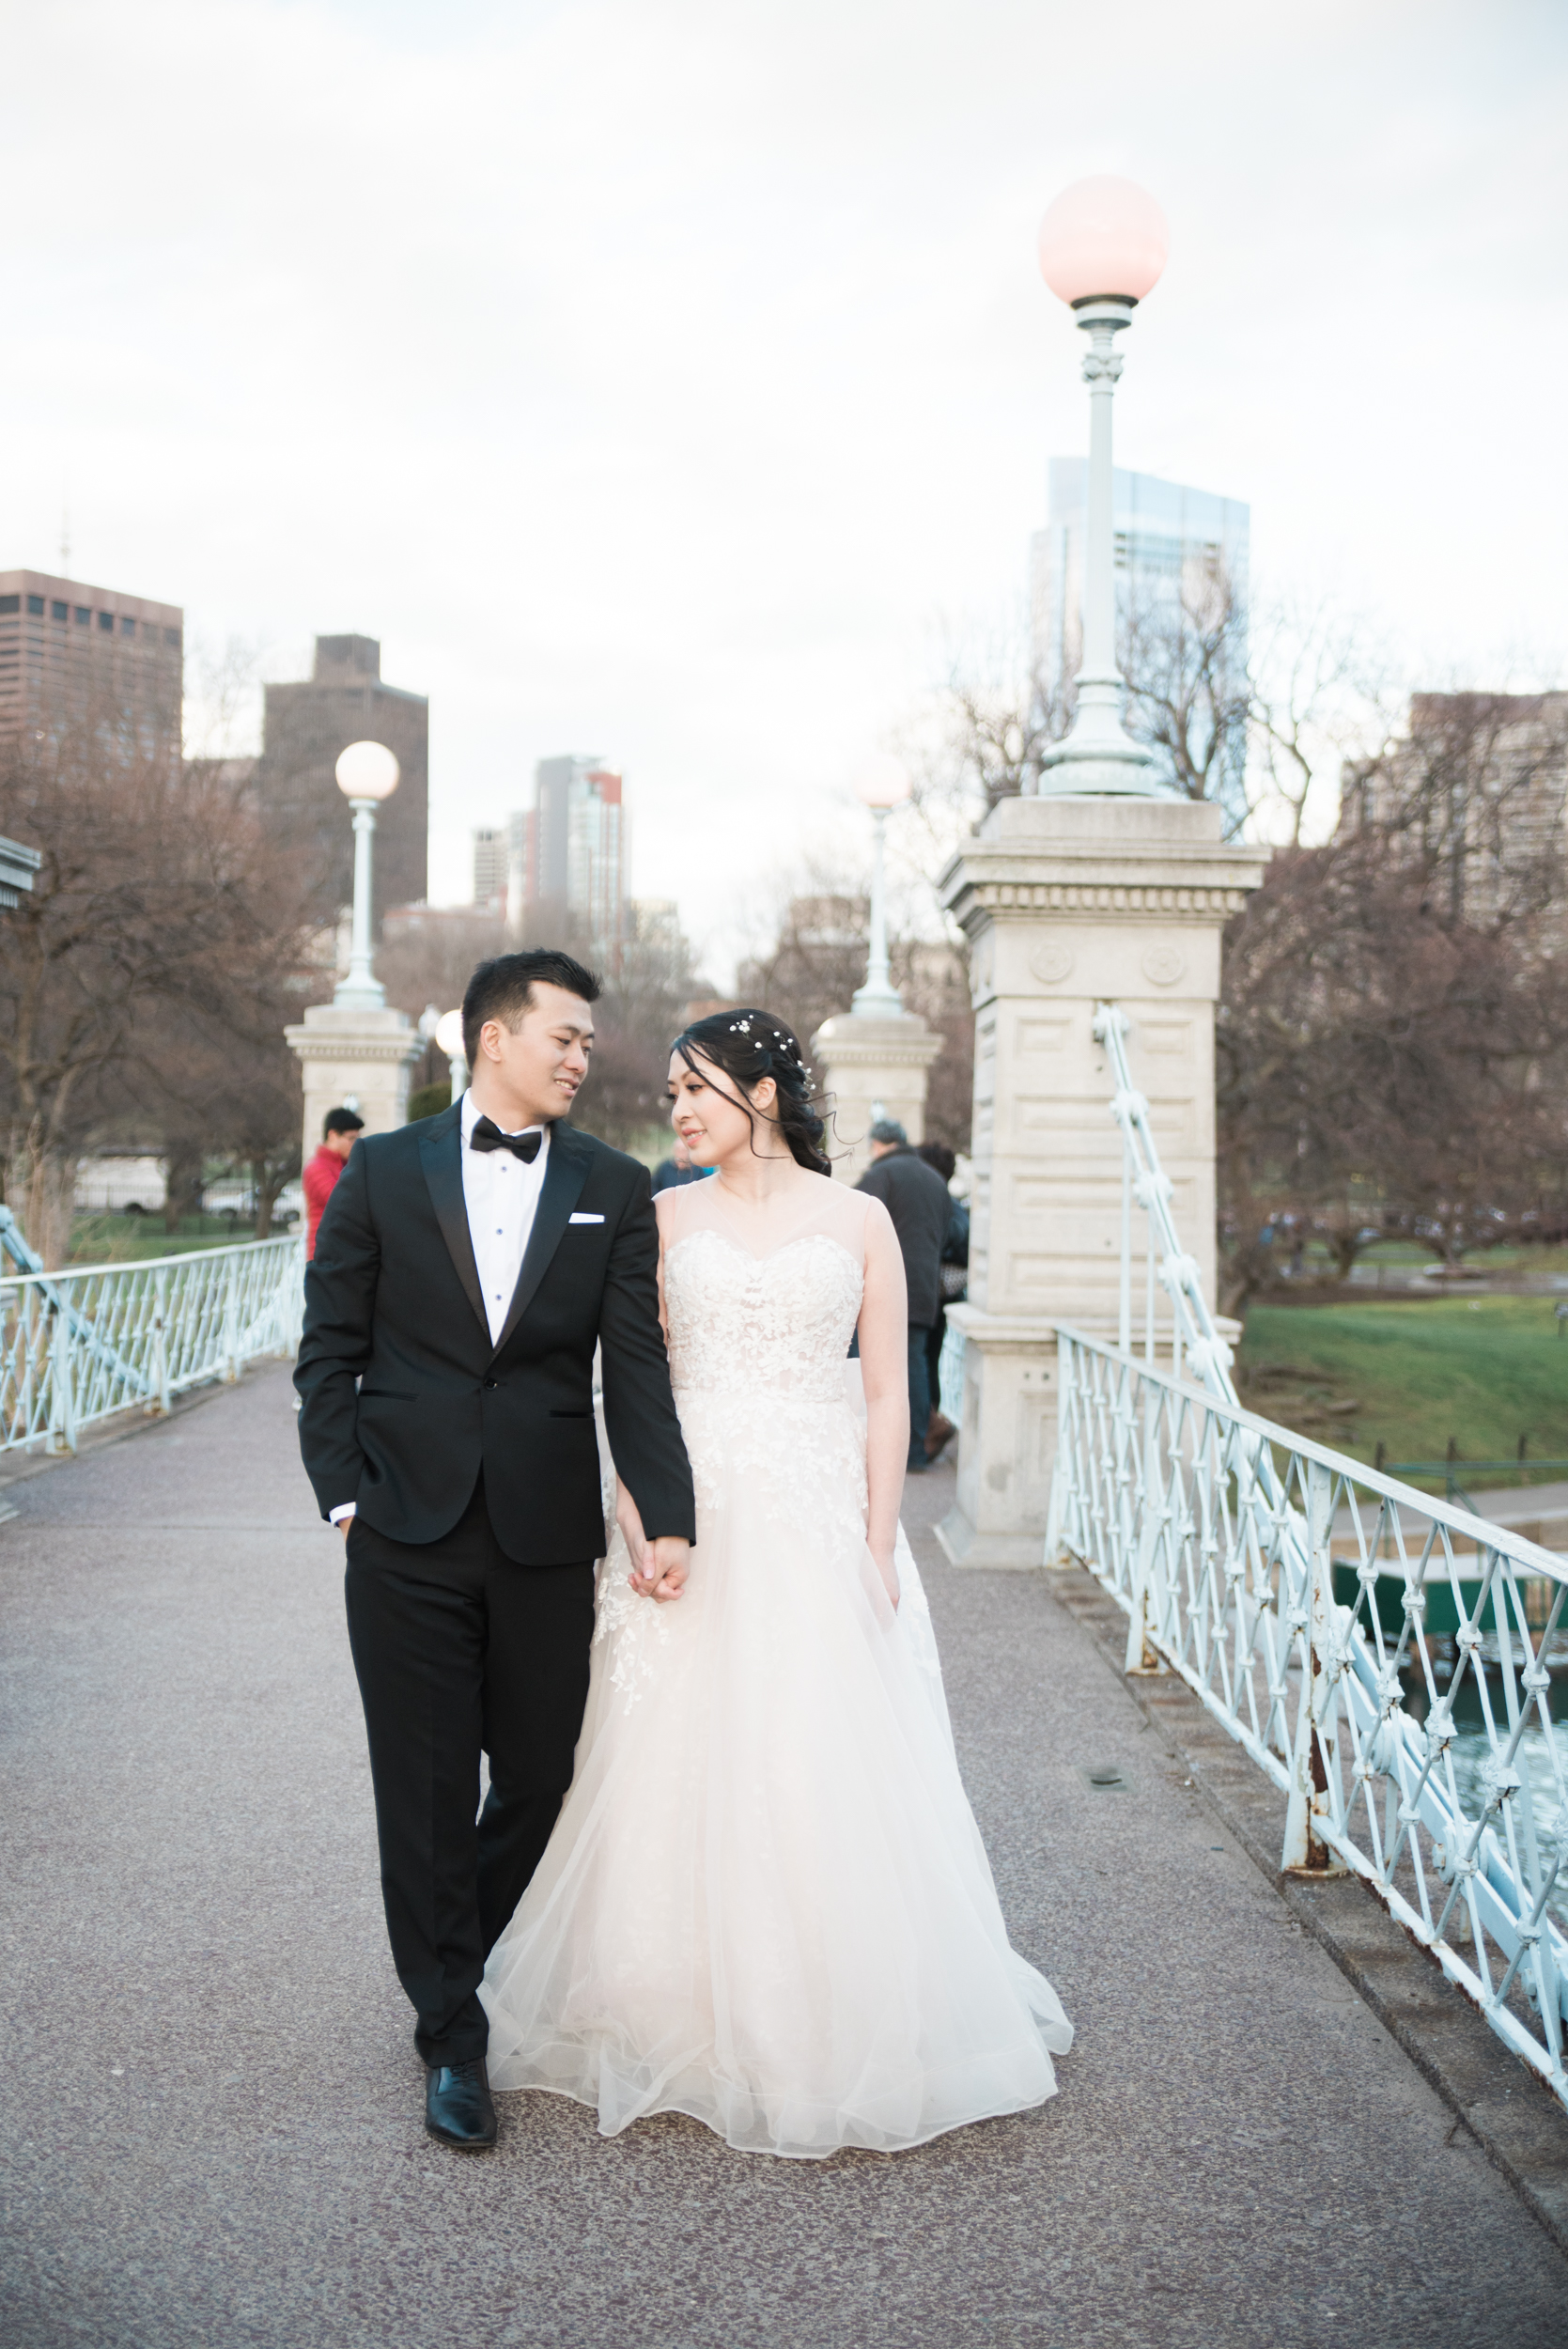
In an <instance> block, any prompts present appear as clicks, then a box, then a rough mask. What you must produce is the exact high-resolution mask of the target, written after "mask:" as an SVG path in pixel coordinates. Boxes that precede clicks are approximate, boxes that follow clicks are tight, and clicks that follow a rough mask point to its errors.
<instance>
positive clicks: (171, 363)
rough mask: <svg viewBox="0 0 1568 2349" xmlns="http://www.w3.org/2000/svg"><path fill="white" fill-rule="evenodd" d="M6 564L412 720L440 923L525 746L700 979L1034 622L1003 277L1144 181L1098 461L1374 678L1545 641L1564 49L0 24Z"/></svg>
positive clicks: (1481, 12) (1503, 667)
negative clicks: (937, 693)
mask: <svg viewBox="0 0 1568 2349" xmlns="http://www.w3.org/2000/svg"><path fill="white" fill-rule="evenodd" d="M0 36H3V43H4V47H3V52H0V54H4V58H5V70H4V76H3V81H0V142H3V150H0V151H3V154H4V178H5V184H6V186H7V189H8V204H7V208H6V211H7V234H6V237H5V240H4V243H3V245H0V320H3V322H4V324H3V330H0V331H3V333H4V338H5V357H4V364H3V365H0V566H6V565H11V564H16V563H24V564H30V565H34V566H39V567H43V568H55V567H56V565H57V563H58V557H59V546H60V517H61V506H62V499H63V498H64V499H67V500H69V506H70V542H71V560H70V568H71V571H72V573H73V574H74V575H75V576H77V577H79V578H82V579H85V580H86V581H89V582H91V583H94V584H98V585H106V586H110V587H115V588H119V589H122V590H125V591H127V592H131V593H136V594H142V595H148V596H154V597H161V598H164V599H168V600H169V601H171V602H175V603H179V604H182V605H183V606H184V608H185V613H186V617H187V627H188V630H189V633H190V637H191V639H192V640H193V642H196V641H199V642H202V643H205V644H207V645H210V646H218V645H221V644H223V643H224V642H225V640H226V639H228V638H230V637H236V638H240V639H241V640H243V641H245V642H246V643H248V644H251V645H257V646H264V647H265V648H266V659H267V662H268V674H271V675H274V676H284V675H291V674H292V675H302V674H304V663H305V661H306V660H307V658H308V650H309V641H310V638H311V637H312V635H313V634H314V633H315V632H317V631H318V630H320V631H323V632H326V631H336V630H361V631H363V632H364V633H365V634H368V635H374V636H379V637H380V639H381V643H382V648H383V674H384V675H385V676H387V677H389V678H390V679H391V680H392V681H393V682H395V683H396V684H400V685H407V686H411V687H412V688H414V689H416V690H418V691H422V692H428V693H429V695H430V697H431V882H432V894H433V895H434V896H436V897H437V898H440V899H445V900H448V901H451V900H456V899H459V898H462V897H466V895H467V894H469V886H468V885H469V863H468V832H469V828H470V827H471V826H472V825H473V824H474V823H476V822H482V821H486V820H489V819H492V818H495V817H501V816H503V815H505V813H506V812H507V811H508V810H509V809H510V808H512V807H515V806H519V805H523V804H526V803H527V802H528V801H529V800H530V799H531V796H532V785H531V777H532V771H533V766H534V762H535V760H536V758H538V757H539V756H541V755H544V754H550V753H553V752H557V751H563V750H582V751H589V752H597V753H599V754H603V755H604V756H606V757H607V758H610V759H612V760H613V761H614V762H615V763H617V764H619V765H621V766H622V767H623V768H624V770H625V772H626V776H627V790H628V798H629V804H630V806H631V809H632V811H633V853H634V865H633V875H632V882H633V887H634V890H635V891H636V892H637V894H643V895H674V896H676V897H678V898H679V899H680V901H681V905H682V908H683V911H684V914H685V917H686V921H687V924H688V926H689V928H690V929H691V932H692V934H693V935H694V936H695V937H696V938H697V939H698V940H699V941H711V942H712V945H713V947H714V950H715V951H717V949H718V946H719V943H720V941H722V938H723V937H724V935H725V934H726V932H727V931H728V929H729V927H730V925H731V920H732V916H731V908H732V906H733V905H734V903H735V902H736V900H737V898H741V897H744V898H752V897H754V896H755V894H757V888H758V884H759V882H760V881H765V880H766V878H767V876H768V872H769V871H770V870H774V869H777V868H780V867H783V866H785V865H787V864H789V863H791V862H793V861H794V860H795V859H796V858H797V857H798V856H799V854H800V850H801V848H802V846H803V845H805V846H809V845H810V843H811V842H812V841H813V840H814V839H816V838H818V837H824V836H832V835H834V833H835V831H836V832H837V836H839V837H845V836H846V835H845V833H844V832H843V827H845V826H846V825H847V824H848V823H849V822H850V821H851V818H850V817H849V816H848V814H847V813H846V807H847V802H846V778H847V777H848V775H849V774H850V773H851V772H852V770H853V769H854V767H855V765H856V764H857V762H858V761H859V760H860V759H861V758H862V756H863V755H864V754H866V753H867V752H868V751H869V750H871V749H873V748H875V747H876V746H877V744H878V743H879V742H880V741H882V740H883V739H886V737H887V736H888V734H889V732H890V729H893V728H895V727H896V726H897V725H898V724H899V723H900V722H901V721H902V720H903V719H904V718H905V717H906V715H907V713H908V711H909V709H910V708H911V706H913V705H914V704H915V703H916V702H917V701H918V699H919V696H920V694H921V692H922V691H923V690H924V688H925V687H926V685H927V684H928V683H929V681H930V679H931V677H932V673H933V664H934V661H935V660H936V658H937V653H938V647H939V640H940V634H941V630H942V629H943V627H944V626H948V627H954V626H960V627H961V626H964V625H966V624H970V625H979V626H985V625H987V624H989V623H990V622H991V621H992V620H993V619H994V618H996V617H997V616H999V615H1000V614H1002V613H1004V612H1005V611H1006V610H1007V608H1008V607H1009V605H1010V604H1011V602H1012V601H1013V599H1015V598H1016V597H1017V595H1018V594H1019V593H1020V591H1021V589H1022V585H1023V582H1024V577H1025V567H1026V559H1027V544H1028V537H1029V533H1030V531H1031V530H1032V528H1034V527H1036V526H1037V525H1038V524H1039V522H1040V521H1042V520H1043V518H1044V506H1045V481H1046V463H1047V459H1048V457H1049V456H1051V455H1052V454H1060V453H1067V452H1073V451H1077V450H1079V449H1080V448H1081V447H1082V446H1083V445H1084V441H1085V434H1086V412H1085V398H1084V394H1083V391H1082V387H1081V384H1080V382H1079V374H1078V363H1079V349H1078V346H1079V336H1078V335H1077V334H1075V332H1074V330H1073V328H1072V326H1071V324H1070V322H1069V318H1068V314H1067V313H1066V312H1065V311H1063V308H1062V307H1061V305H1060V304H1059V303H1056V302H1055V301H1054V300H1053V299H1052V297H1051V296H1049V295H1048V293H1047V292H1046V290H1045V288H1043V286H1042V285H1041V282H1040V279H1039V276H1038V274H1037V271H1036V266H1035V261H1034V252H1033V238H1034V228H1035V224H1036V222H1037V220H1038V217H1039V214H1040V212H1041V210H1043V209H1044V206H1045V205H1046V203H1047V202H1048V200H1049V198H1050V197H1051V196H1052V195H1054V194H1056V192H1057V191H1058V190H1059V189H1060V188H1061V187H1063V185H1064V184H1066V183H1067V182H1068V181H1070V180H1072V179H1077V178H1079V177H1080V176H1081V175H1083V174H1084V173H1087V172H1094V171H1107V170H1110V171H1119V172H1125V173H1126V174H1127V175H1129V176H1130V177H1132V178H1134V179H1138V180H1140V181H1141V182H1142V183H1143V184H1144V185H1145V186H1147V187H1148V188H1150V189H1151V190H1152V191H1153V192H1154V193H1155V194H1157V197H1158V198H1159V201H1160V202H1161V204H1162V205H1163V206H1164V208H1165V210H1166V213H1167V215H1168V217H1169V220H1170V224H1171V234H1172V253H1171V262H1170V266H1169V269H1168V271H1167V272H1166V275H1165V278H1164V280H1163V282H1162V283H1161V285H1160V286H1159V287H1158V288H1157V290H1156V292H1155V294H1154V295H1153V296H1152V297H1151V298H1150V300H1149V301H1148V303H1146V304H1145V305H1144V306H1143V308H1141V310H1140V313H1139V316H1138V319H1137V320H1136V322H1135V324H1134V326H1133V328H1132V330H1131V332H1130V334H1128V335H1127V336H1126V338H1125V343H1124V349H1125V350H1126V374H1125V375H1124V378H1123V381H1122V387H1121V391H1120V394H1119V397H1118V401H1117V432H1118V443H1117V455H1118V459H1119V461H1120V462H1122V463H1124V464H1126V465H1129V466H1134V467H1138V468H1140V469H1142V470H1145V471H1149V472H1154V473H1160V474H1166V475H1168V476H1170V477H1172V478H1174V479H1177V480H1183V481H1188V482H1191V483H1195V484H1197V485H1198V486H1200V487H1202V488H1204V489H1208V490H1219V491H1221V492H1223V493H1225V494H1228V495H1230V496H1233V497H1238V498H1244V499H1246V500H1248V501H1249V502H1250V506H1251V508H1252V527H1253V560H1254V574H1255V577H1260V578H1261V579H1262V580H1263V581H1265V582H1266V583H1272V584H1274V585H1276V586H1283V587H1288V586H1291V585H1293V584H1296V583H1301V584H1304V585H1306V586H1307V587H1308V588H1310V589H1312V590H1316V589H1318V588H1320V587H1322V586H1324V585H1325V584H1332V585H1334V586H1335V588H1336V589H1337V590H1338V591H1339V592H1340V593H1342V594H1343V596H1344V597H1345V598H1346V599H1347V600H1349V601H1351V602H1353V603H1354V604H1356V605H1357V606H1358V607H1361V608H1364V609H1365V610H1366V611H1367V612H1368V613H1369V614H1375V615H1377V616H1378V618H1379V619H1380V621H1381V622H1382V623H1384V624H1386V625H1387V626H1389V628H1390V629H1391V630H1393V631H1394V633H1395V634H1396V635H1397V637H1398V639H1399V641H1400V643H1401V645H1402V646H1404V647H1405V652H1406V655H1407V657H1408V660H1409V661H1410V663H1411V666H1412V672H1413V674H1414V675H1416V676H1417V677H1419V676H1420V675H1423V674H1424V675H1430V676H1432V677H1441V678H1444V679H1447V678H1448V677H1451V676H1463V677H1468V678H1471V679H1473V680H1474V681H1476V682H1478V683H1489V682H1504V681H1507V680H1508V679H1509V678H1514V679H1518V678H1521V677H1524V676H1525V674H1526V672H1527V671H1529V672H1531V673H1537V672H1544V673H1546V674H1548V675H1549V674H1551V673H1553V672H1554V671H1555V670H1556V669H1557V667H1558V666H1559V665H1560V661H1561V658H1562V655H1563V652H1564V649H1565V648H1568V622H1565V617H1564V591H1563V566H1564V547H1565V540H1568V530H1565V524H1568V489H1565V473H1564V458H1563V445H1562V443H1563V415H1564V407H1565V387H1568V294H1565V273H1564V263H1563V238H1564V225H1565V223H1568V201H1565V197H1568V134H1565V128H1564V126H1565V124H1568V9H1565V8H1563V7H1562V6H1561V5H1560V0H1540V4H1539V5H1537V4H1536V0H1488V5H1487V6H1486V7H1484V8H1482V7H1477V6H1475V5H1474V0H1467V4H1466V5H1458V6H1455V5H1445V0H1408V4H1407V0H1354V4H1353V5H1342V4H1341V0H1315V4H1314V6H1313V7H1312V8H1310V9H1308V8H1291V9H1284V8H1263V7H1259V6H1258V5H1257V0H1248V4H1247V5H1237V6H1232V5H1229V4H1228V0H1188V6H1186V7H1184V8H1172V7H1171V6H1170V5H1169V0H1157V5H1142V4H1141V0H1140V4H1138V5H1117V0H1082V4H1081V5H1078V6H1073V7H1065V6H1062V5H1059V0H1032V5H1021V4H1020V0H942V4H941V5H932V4H931V0H714V4H711V5H710V4H709V0H508V5H499V4H492V0H105V4H102V5H101V4H100V0H50V5H49V6H47V7H44V8H39V6H38V5H37V0H0Z"/></svg>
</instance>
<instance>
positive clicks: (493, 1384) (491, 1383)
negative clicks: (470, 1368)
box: [485, 1378, 501, 1387]
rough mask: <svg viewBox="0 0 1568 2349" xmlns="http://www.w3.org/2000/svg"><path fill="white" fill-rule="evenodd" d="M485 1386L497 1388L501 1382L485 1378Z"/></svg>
mask: <svg viewBox="0 0 1568 2349" xmlns="http://www.w3.org/2000/svg"><path fill="white" fill-rule="evenodd" d="M485 1384H486V1386H487V1387H499V1386H500V1384H501V1381H500V1379H499V1378H487V1379H486V1381H485Z"/></svg>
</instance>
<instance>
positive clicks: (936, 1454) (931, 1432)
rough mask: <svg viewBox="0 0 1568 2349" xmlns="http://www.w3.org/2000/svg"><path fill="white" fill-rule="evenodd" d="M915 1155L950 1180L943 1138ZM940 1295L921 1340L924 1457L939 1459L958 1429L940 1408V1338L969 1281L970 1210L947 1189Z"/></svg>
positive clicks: (953, 1163)
mask: <svg viewBox="0 0 1568 2349" xmlns="http://www.w3.org/2000/svg"><path fill="white" fill-rule="evenodd" d="M917 1156H918V1157H920V1158H923V1159H924V1160H925V1163H926V1165H927V1166H931V1167H935V1168H936V1171H937V1173H938V1174H939V1175H940V1176H941V1178H942V1182H943V1185H944V1187H945V1186H946V1185H948V1184H951V1182H952V1180H953V1177H954V1175H955V1173H956V1171H957V1166H958V1159H957V1155H956V1153H955V1152H954V1151H952V1150H950V1149H949V1148H948V1146H947V1143H945V1142H923V1143H921V1145H920V1149H919V1151H918V1153H917ZM939 1279H940V1284H941V1290H940V1295H939V1298H938V1300H937V1318H936V1320H935V1321H934V1322H933V1323H932V1325H931V1334H930V1336H929V1338H927V1340H926V1342H925V1363H926V1369H927V1372H928V1374H929V1377H930V1382H931V1423H930V1425H929V1426H928V1427H927V1429H926V1431H925V1457H926V1459H927V1460H928V1461H932V1460H937V1459H939V1458H940V1456H941V1452H942V1448H943V1446H944V1445H945V1444H949V1443H951V1442H952V1440H953V1439H954V1437H955V1435H956V1434H957V1433H958V1430H957V1428H956V1427H955V1425H954V1423H953V1422H952V1421H951V1420H950V1419H949V1418H947V1417H946V1415H945V1414H944V1412H943V1410H942V1381H941V1359H942V1340H943V1339H944V1338H945V1337H946V1335H947V1309H948V1307H949V1306H950V1305H958V1304H961V1303H962V1302H963V1300H964V1299H965V1298H966V1297H967V1296H968V1294H969V1284H970V1211H969V1208H968V1206H966V1205H965V1203H964V1201H963V1200H962V1199H955V1198H954V1196H953V1193H952V1191H951V1190H949V1191H948V1222H947V1237H946V1239H945V1240H944V1241H943V1242H942V1261H941V1268H940V1274H939Z"/></svg>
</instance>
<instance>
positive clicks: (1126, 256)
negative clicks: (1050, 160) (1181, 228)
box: [1040, 178, 1171, 308]
mask: <svg viewBox="0 0 1568 2349" xmlns="http://www.w3.org/2000/svg"><path fill="white" fill-rule="evenodd" d="M1170 253H1171V231H1170V229H1169V228H1168V227H1167V226H1166V225H1165V214H1164V213H1163V212H1162V211H1161V210H1160V209H1159V206H1158V205H1157V203H1156V202H1155V199H1154V197H1153V196H1152V195H1150V194H1148V193H1147V192H1146V190H1144V189H1142V188H1140V187H1135V186H1134V184H1133V182H1132V181H1131V180H1130V179H1109V178H1102V179H1076V180H1075V181H1074V182H1073V184H1072V186H1071V187H1070V188H1063V191H1062V194H1060V195H1059V196H1058V197H1057V199H1056V201H1055V203H1054V204H1053V205H1052V206H1051V207H1050V209H1049V210H1048V212H1047V214H1046V216H1045V218H1044V220H1042V222H1041V223H1040V274H1041V276H1042V277H1043V278H1044V279H1045V281H1046V283H1047V285H1048V287H1049V288H1050V289H1051V291H1052V293H1053V294H1056V295H1058V296H1059V297H1060V299H1061V300H1062V301H1063V302H1066V303H1072V304H1073V306H1074V307H1075V308H1076V307H1077V305H1078V304H1079V303H1080V302H1094V301H1110V302H1127V303H1139V302H1141V301H1142V300H1143V298H1144V296H1145V294H1150V293H1153V291H1154V289H1155V288H1156V286H1157V284H1158V283H1159V279H1160V275H1161V272H1163V270H1164V268H1165V264H1166V261H1167V260H1168V259H1169V257H1170Z"/></svg>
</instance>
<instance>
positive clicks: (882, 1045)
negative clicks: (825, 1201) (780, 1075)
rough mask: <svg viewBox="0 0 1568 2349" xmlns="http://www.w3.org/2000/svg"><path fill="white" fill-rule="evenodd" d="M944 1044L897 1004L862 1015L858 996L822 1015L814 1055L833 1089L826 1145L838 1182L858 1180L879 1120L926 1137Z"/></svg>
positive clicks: (915, 1138)
mask: <svg viewBox="0 0 1568 2349" xmlns="http://www.w3.org/2000/svg"><path fill="white" fill-rule="evenodd" d="M866 991H867V990H866V989H865V988H862V990H861V992H862V994H864V993H865V992H866ZM941 1049H942V1039H941V1037H940V1036H939V1035H933V1034H932V1033H931V1031H930V1029H929V1028H928V1027H927V1026H926V1024H925V1022H924V1019H920V1018H918V1017H917V1016H916V1015H915V1014H914V1013H912V1012H908V1011H905V1010H904V1008H903V1007H902V1005H900V1006H899V1008H898V1010H897V1011H895V1012H893V1013H891V1014H887V1015H878V1016H875V1017H867V1015H866V1014H865V1013H864V1012H862V1010H861V1008H860V998H859V997H858V996H857V998H856V1007H855V1009H854V1010H853V1011H852V1012H838V1013H835V1014H834V1016H833V1018H832V1019H824V1021H823V1022H822V1025H821V1026H820V1027H819V1028H818V1030H817V1031H816V1034H815V1035H814V1036H813V1038H812V1040H811V1053H812V1059H813V1060H814V1061H815V1063H816V1064H817V1066H818V1067H819V1068H820V1070H821V1071H822V1074H823V1076H824V1078H825V1079H826V1083H825V1086H824V1090H825V1091H827V1092H830V1093H831V1095H832V1110H833V1117H832V1124H831V1127H830V1128H829V1133H828V1149H829V1153H830V1155H831V1158H832V1160H833V1173H834V1175H836V1176H837V1177H838V1179H839V1180H840V1181H841V1182H849V1183H853V1182H858V1181H859V1179H860V1177H861V1176H862V1175H863V1174H864V1173H865V1170H866V1168H867V1167H868V1166H869V1165H870V1163H871V1148H870V1144H869V1143H868V1141H867V1138H866V1137H867V1135H868V1133H869V1131H870V1128H871V1126H872V1124H873V1123H874V1121H875V1120H876V1119H877V1118H878V1117H891V1118H894V1119H896V1121H897V1123H898V1124H899V1125H900V1126H902V1127H903V1128H904V1130H905V1132H906V1133H907V1134H908V1137H909V1140H910V1141H911V1142H914V1143H918V1142H922V1141H924V1136H925V1080H926V1073H927V1071H928V1070H929V1068H930V1066H931V1063H932V1062H933V1061H934V1060H935V1059H936V1057H937V1055H938V1053H939V1051H940V1050H941ZM841 1153H842V1154H843V1155H841Z"/></svg>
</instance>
